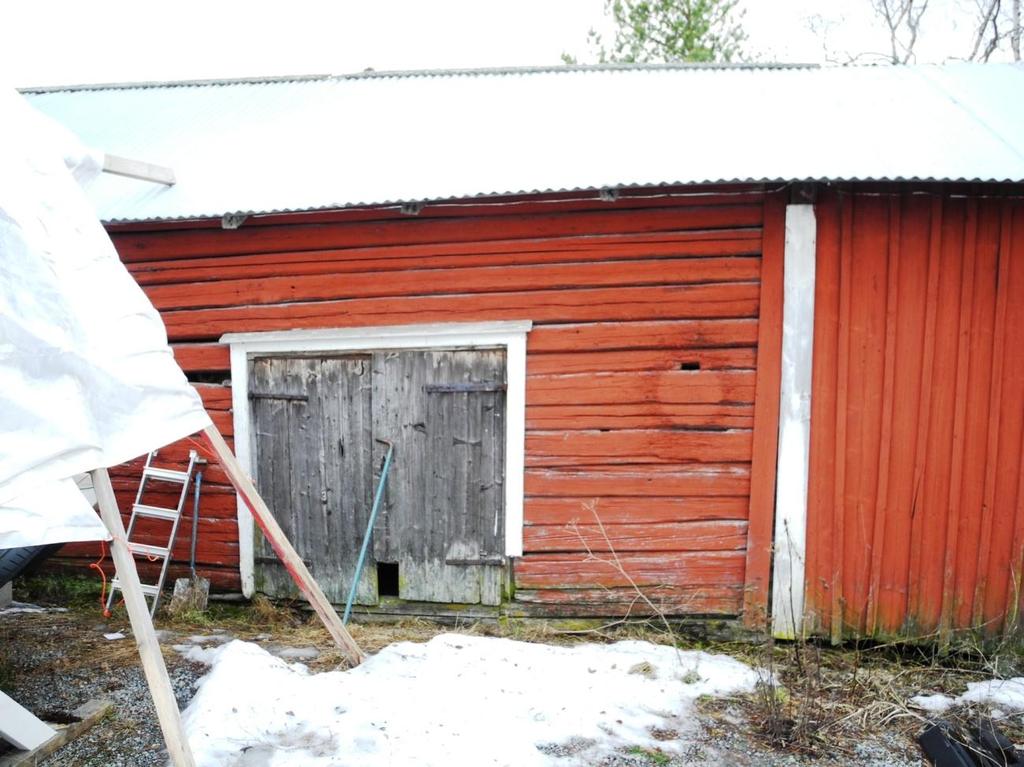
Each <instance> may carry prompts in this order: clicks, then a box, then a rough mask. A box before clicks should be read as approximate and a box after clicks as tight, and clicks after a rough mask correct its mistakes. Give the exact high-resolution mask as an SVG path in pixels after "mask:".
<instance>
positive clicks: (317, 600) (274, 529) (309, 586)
mask: <svg viewBox="0 0 1024 767" xmlns="http://www.w3.org/2000/svg"><path fill="white" fill-rule="evenodd" d="M203 437H204V439H205V440H206V443H207V444H208V445H209V446H210V448H211V449H212V450H213V452H214V454H215V455H216V456H217V459H218V460H219V461H220V465H221V467H222V468H223V469H224V471H225V472H226V473H227V475H228V479H229V480H231V484H232V485H234V488H235V490H236V491H237V492H238V496H239V497H240V498H241V499H242V501H243V502H244V503H245V505H246V506H248V507H249V511H251V512H252V515H253V518H254V519H255V520H256V524H258V525H259V526H260V529H261V530H262V531H263V534H264V535H266V536H267V540H268V541H269V542H270V545H271V546H272V547H273V549H274V553H276V554H277V556H278V558H279V559H280V560H281V562H282V564H283V565H284V566H285V569H286V570H288V573H289V575H291V576H292V580H294V581H295V585H296V586H298V587H299V591H300V592H302V595H303V596H304V597H305V598H306V601H308V602H309V604H310V606H311V607H312V608H313V610H314V611H315V612H316V614H317V615H319V616H320V620H321V621H322V622H323V624H324V627H325V628H326V629H327V633H329V634H330V635H331V637H332V638H333V639H334V641H335V643H336V644H337V645H338V647H340V648H341V650H342V652H343V653H344V654H345V657H346V658H347V659H348V661H349V663H351V664H352V665H353V666H358V665H359V664H360V663H362V662H363V661H364V660H365V659H366V655H365V653H363V651H362V649H361V648H360V647H359V645H358V644H356V641H355V640H354V639H353V638H352V635H351V634H349V633H348V629H346V628H345V626H344V624H342V622H341V618H339V617H338V613H336V612H335V611H334V607H333V606H332V605H331V603H330V600H328V599H327V596H326V595H325V594H324V592H323V590H322V589H321V588H320V584H318V583H317V582H316V580H315V579H314V578H313V575H312V574H311V573H310V572H309V569H308V568H307V567H306V565H305V563H304V562H303V561H302V557H300V556H299V554H298V552H297V551H295V548H294V547H293V546H292V545H291V543H290V542H289V541H288V538H287V536H285V534H284V530H282V529H281V526H280V525H279V524H278V523H277V520H276V519H274V515H273V514H271V512H270V509H269V508H268V507H267V504H266V503H264V501H263V499H262V498H261V497H260V494H259V492H258V491H257V490H256V486H255V485H254V484H253V483H252V480H251V479H249V477H248V475H246V473H245V471H244V470H243V469H242V465H241V464H240V463H239V462H238V459H237V458H235V454H234V453H232V452H231V448H229V447H228V445H227V443H226V442H225V441H224V438H223V437H222V436H221V434H220V431H219V430H218V429H217V427H216V426H208V427H206V428H205V429H204V430H203Z"/></svg>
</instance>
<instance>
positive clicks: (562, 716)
mask: <svg viewBox="0 0 1024 767" xmlns="http://www.w3.org/2000/svg"><path fill="white" fill-rule="evenodd" d="M200 654H201V655H202V657H203V658H205V659H206V661H207V662H209V663H210V664H211V670H210V672H209V674H207V676H206V677H205V678H204V679H203V680H202V681H201V683H200V684H199V689H198V691H197V693H196V695H195V697H194V698H193V700H192V703H191V704H190V705H189V707H188V709H187V710H186V712H185V717H184V718H185V726H186V729H187V732H188V734H189V740H190V742H191V745H192V749H193V752H194V753H195V756H196V761H197V764H198V765H201V766H203V767H207V766H210V767H212V765H224V766H225V767H230V766H231V765H234V766H235V767H240V766H241V765H243V764H250V763H254V762H251V761H247V760H251V759H252V758H253V755H254V754H258V755H259V758H260V760H261V761H260V763H261V764H267V765H271V764H272V765H273V767H292V766H298V765H302V766H303V767H307V766H308V767H318V766H320V765H322V766H324V767H326V765H334V764H342V763H343V764H345V765H347V767H378V765H392V764H416V765H420V766H421V767H432V766H437V767H441V766H442V765H443V766H444V767H449V765H474V767H475V766H476V765H481V766H483V765H516V767H543V766H545V765H560V766H562V767H569V766H570V765H590V764H595V763H597V762H599V761H601V759H602V758H605V757H606V756H608V755H610V754H612V753H613V752H614V751H616V750H617V749H620V748H623V747H628V746H639V747H642V748H659V749H661V750H663V751H671V750H672V749H673V748H681V746H676V745H674V743H673V742H672V741H658V740H656V739H655V737H654V735H653V734H652V731H654V730H662V731H664V730H674V731H677V732H680V733H686V732H692V731H694V727H695V720H694V718H693V716H692V714H693V702H694V701H695V700H696V699H697V698H698V697H701V696H705V695H712V696H719V695H726V694H731V693H736V692H748V691H752V690H753V689H754V687H755V685H756V684H757V682H758V679H759V674H758V672H757V671H755V670H754V669H752V668H750V667H749V666H747V665H746V664H744V663H741V662H740V661H738V660H735V659H734V658H730V657H728V656H723V655H711V654H708V653H704V652H697V651H677V650H675V649H673V648H671V647H664V646H659V645H654V644H650V643H648V642H638V641H628V642H618V643H616V644H612V645H578V646H575V647H556V646H551V645H541V644H531V643H527V642H516V641H513V640H510V639H495V638H490V637H470V636H461V635H457V634H442V635H440V636H437V637H435V638H434V639H432V640H430V641H429V642H427V643H425V644H416V643H412V642H400V643H397V644H393V645H391V646H389V647H386V648H385V649H383V650H381V651H380V652H379V653H378V654H377V655H375V656H373V657H371V658H370V659H368V660H367V661H366V662H365V663H363V664H362V665H361V666H359V667H357V668H355V669H351V670H349V671H343V672H329V673H322V674H309V673H308V672H307V671H306V670H305V669H304V668H302V667H301V664H292V665H289V664H287V663H285V662H284V661H283V660H281V659H279V658H275V657H273V656H272V655H271V654H270V653H268V652H267V651H266V650H264V649H263V648H261V647H259V646H257V645H255V644H251V643H248V642H242V641H238V640H235V641H232V642H229V643H227V644H224V645H221V646H219V647H215V648H209V649H206V648H200V647H192V648H191V649H190V650H189V651H188V652H186V657H189V658H190V659H193V657H194V659H199V658H198V656H199V655H200ZM638 668H639V669H642V673H641V672H639V671H637V669H638ZM631 671H632V673H631ZM569 742H572V743H574V744H583V745H582V746H581V747H580V748H578V749H577V748H576V747H575V746H574V748H573V749H572V753H571V754H569V755H567V756H557V754H556V753H555V752H556V751H557V749H553V748H552V746H553V745H556V744H565V743H569ZM339 760H341V761H339Z"/></svg>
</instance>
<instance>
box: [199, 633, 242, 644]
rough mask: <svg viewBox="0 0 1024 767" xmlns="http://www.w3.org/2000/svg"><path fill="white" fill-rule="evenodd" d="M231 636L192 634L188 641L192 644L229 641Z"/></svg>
mask: <svg viewBox="0 0 1024 767" xmlns="http://www.w3.org/2000/svg"><path fill="white" fill-rule="evenodd" d="M231 638H232V637H231V635H230V634H219V633H216V634H193V635H192V636H190V637H189V638H188V641H189V642H191V643H192V644H209V643H211V642H218V643H219V642H229V641H230V640H231Z"/></svg>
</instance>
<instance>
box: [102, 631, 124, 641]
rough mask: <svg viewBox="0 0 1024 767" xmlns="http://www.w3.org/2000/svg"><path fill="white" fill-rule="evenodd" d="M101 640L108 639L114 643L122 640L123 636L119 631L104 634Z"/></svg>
mask: <svg viewBox="0 0 1024 767" xmlns="http://www.w3.org/2000/svg"><path fill="white" fill-rule="evenodd" d="M103 638H104V639H109V640H110V641H114V640H117V639H124V634H123V633H122V632H120V631H111V632H110V633H109V634H104V635H103Z"/></svg>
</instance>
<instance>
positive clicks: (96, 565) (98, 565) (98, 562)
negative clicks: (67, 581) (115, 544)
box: [89, 541, 110, 618]
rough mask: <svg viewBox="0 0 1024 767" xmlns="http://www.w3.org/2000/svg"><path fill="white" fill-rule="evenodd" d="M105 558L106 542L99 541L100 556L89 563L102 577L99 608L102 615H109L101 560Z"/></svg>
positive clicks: (104, 575)
mask: <svg viewBox="0 0 1024 767" xmlns="http://www.w3.org/2000/svg"><path fill="white" fill-rule="evenodd" d="M106 558H107V542H106V541H100V558H99V559H97V560H96V561H95V562H91V563H90V564H89V568H90V569H91V570H95V571H96V572H98V573H99V574H100V578H102V579H103V587H102V588H101V589H100V609H101V610H102V611H103V617H104V618H109V617H110V610H108V609H107V574H106V573H105V572H103V560H104V559H106Z"/></svg>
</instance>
